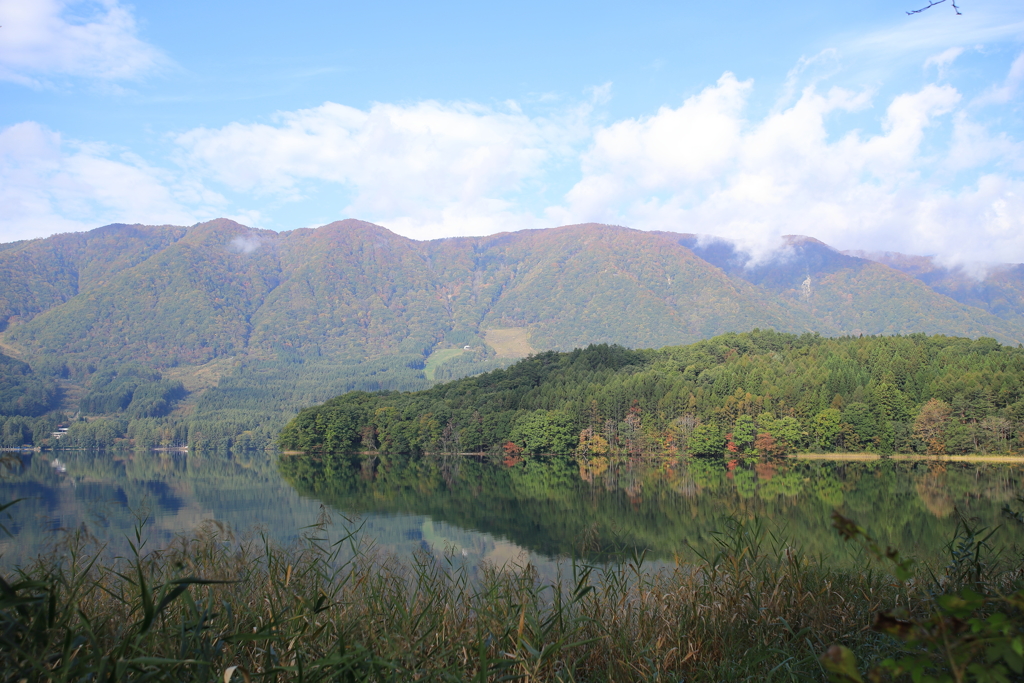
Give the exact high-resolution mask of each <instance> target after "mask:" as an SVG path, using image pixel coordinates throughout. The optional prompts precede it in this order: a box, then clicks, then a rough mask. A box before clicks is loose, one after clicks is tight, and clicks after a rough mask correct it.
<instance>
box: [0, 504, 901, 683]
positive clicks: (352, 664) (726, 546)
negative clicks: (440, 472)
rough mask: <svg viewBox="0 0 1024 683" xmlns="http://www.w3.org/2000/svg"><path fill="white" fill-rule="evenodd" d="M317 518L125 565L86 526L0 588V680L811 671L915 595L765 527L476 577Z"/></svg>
mask: <svg viewBox="0 0 1024 683" xmlns="http://www.w3.org/2000/svg"><path fill="white" fill-rule="evenodd" d="M334 528H335V526H334V525H332V524H331V523H330V520H329V519H328V518H327V517H326V514H325V515H323V516H322V518H321V520H320V521H319V522H318V523H317V524H315V525H314V526H312V527H310V528H308V529H306V530H305V535H304V537H303V541H302V542H301V543H299V544H297V545H295V546H292V547H287V548H282V547H278V546H275V545H274V544H273V543H271V542H270V541H268V540H267V539H266V538H264V537H261V536H259V535H255V536H253V537H249V538H241V539H239V538H235V537H234V536H233V535H232V534H231V533H230V532H229V531H228V530H226V529H224V528H223V527H221V526H218V525H217V524H213V523H211V524H206V525H204V526H202V527H200V528H199V529H197V530H196V531H195V532H193V533H191V534H189V535H187V536H181V537H179V538H177V539H176V540H175V541H174V542H173V543H172V544H170V545H169V546H167V547H165V548H160V549H150V548H148V547H146V544H145V542H144V540H143V539H144V533H143V529H142V527H141V525H140V528H139V529H138V531H137V533H136V538H135V540H134V541H133V544H132V547H133V553H132V554H131V555H130V556H129V557H125V558H115V559H109V560H107V559H102V555H101V554H100V553H98V552H97V550H96V549H95V547H93V546H92V545H91V542H90V540H89V539H88V538H86V537H84V536H83V535H81V534H75V535H71V536H69V537H68V538H66V539H65V540H64V541H63V543H62V545H61V546H60V547H59V548H55V549H54V550H53V551H52V552H49V553H48V554H46V555H44V556H42V557H40V558H38V559H37V560H36V561H35V562H34V563H33V564H32V565H31V566H27V567H24V568H22V569H20V570H18V571H17V572H16V573H15V574H14V575H12V576H8V577H6V579H5V580H4V581H3V583H2V584H0V588H2V590H3V599H2V602H0V639H2V641H0V667H2V671H3V680H4V681H53V682H55V683H56V682H63V681H150V680H154V681H213V680H218V681H226V682H228V683H230V681H236V682H237V681H240V680H244V681H250V680H272V681H286V680H287V681H293V680H294V681H321V680H331V681H481V682H482V681H502V680H519V681H527V682H533V681H680V680H686V681H695V680H709V681H725V680H729V681H742V680H755V679H756V680H758V681H808V680H824V678H825V674H824V672H823V670H822V668H821V664H820V663H819V656H820V655H821V653H822V652H824V651H825V650H826V649H827V648H828V646H829V645H830V644H833V643H842V644H843V645H845V646H846V647H848V648H850V649H851V650H852V651H853V652H854V653H856V655H857V656H858V658H859V660H860V661H862V662H872V661H877V660H879V659H880V658H882V657H884V656H887V655H889V654H891V653H892V651H893V650H894V648H896V647H897V645H896V644H895V641H893V640H892V639H891V638H888V637H887V636H883V635H881V634H879V633H876V632H874V631H871V630H870V629H868V628H867V625H868V624H870V623H871V620H872V616H873V615H874V614H875V613H876V612H878V611H879V610H881V609H883V608H884V609H890V608H892V607H893V606H904V607H912V605H913V604H914V600H915V597H916V595H915V592H917V591H919V590H920V588H917V587H915V586H914V585H913V584H908V583H905V582H900V581H898V580H896V579H895V578H893V576H891V575H890V574H888V573H886V572H884V571H878V570H873V569H871V566H870V565H869V564H867V563H866V561H865V564H864V566H863V567H862V568H861V569H858V570H848V569H839V568H835V567H832V566H830V565H829V563H828V562H825V561H823V560H822V559H821V558H811V557H807V556H805V555H804V554H802V553H801V551H800V549H799V547H798V546H796V545H795V544H793V543H792V542H790V541H789V540H788V539H786V538H783V537H780V536H779V535H778V534H777V533H776V532H774V531H772V530H771V529H769V528H768V527H767V526H766V524H765V523H764V522H762V521H759V520H754V521H750V522H744V521H738V520H728V521H727V522H725V523H724V524H723V531H722V532H721V533H720V534H718V535H717V537H716V543H715V548H714V550H713V551H712V552H710V553H707V554H704V555H701V556H700V557H699V558H698V560H697V561H696V562H694V563H686V564H683V563H679V564H677V566H675V567H673V568H669V569H663V570H659V571H654V570H651V569H649V567H648V565H647V562H646V558H645V556H644V555H643V553H628V554H623V555H622V556H621V557H620V558H619V559H618V560H617V561H616V562H613V563H611V564H607V565H600V566H595V565H590V564H586V563H583V562H571V561H566V562H565V563H564V564H563V565H561V570H560V575H559V577H558V578H557V579H556V580H553V581H548V582H545V581H541V580H540V579H539V578H538V575H537V572H536V571H535V570H534V568H533V567H532V566H531V565H530V564H528V563H527V564H511V565H505V566H501V567H497V566H485V567H484V568H483V569H482V570H481V571H479V572H477V573H475V574H472V573H471V572H470V571H469V570H467V569H465V568H463V567H461V566H460V565H459V563H458V562H456V561H455V558H453V557H451V556H447V555H444V556H440V557H439V556H435V555H431V554H427V553H422V554H419V555H417V556H415V557H414V558H413V559H412V560H411V561H399V560H398V559H396V558H395V557H391V556H386V555H383V554H381V553H379V552H377V551H376V550H375V549H374V548H373V547H372V545H367V544H365V543H364V542H363V541H361V540H360V539H361V536H360V534H358V533H357V532H356V530H354V529H351V528H350V530H349V531H346V532H344V533H342V534H341V535H340V538H336V539H333V538H331V536H330V533H331V531H332V529H334Z"/></svg>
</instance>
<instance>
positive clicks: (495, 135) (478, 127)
mask: <svg viewBox="0 0 1024 683" xmlns="http://www.w3.org/2000/svg"><path fill="white" fill-rule="evenodd" d="M588 112H589V105H586V106H583V107H582V108H578V109H574V110H572V111H570V112H568V113H566V114H565V115H564V116H562V117H559V118H556V119H549V118H543V117H530V116H527V115H526V114H524V113H522V111H521V110H520V109H519V107H518V106H508V107H507V111H496V110H494V109H492V108H489V107H485V106H482V105H477V104H471V103H456V104H441V103H438V102H432V101H427V102H420V103H416V104H412V105H408V106H402V105H394V104H375V105H373V106H372V107H371V108H370V109H369V110H367V111H364V110H361V109H355V108H353V107H348V106H345V105H341V104H335V103H332V102H328V103H326V104H324V105H322V106H319V107H316V108H313V109H305V110H300V111H295V112H285V113H281V114H278V115H277V116H276V117H275V120H274V121H273V123H271V124H241V123H234V124H230V125H228V126H225V127H223V128H218V129H208V128H199V129H195V130H192V131H189V132H187V133H184V134H182V135H180V136H179V137H178V138H177V143H178V145H179V146H180V148H181V150H182V162H183V163H184V164H185V165H186V166H188V167H190V168H192V169H195V171H196V172H197V173H201V174H203V175H204V176H206V177H212V178H215V179H217V180H218V181H220V182H223V183H225V184H226V185H227V186H228V187H230V188H232V189H233V190H236V191H245V192H254V193H257V194H263V195H268V194H269V195H275V196H281V197H284V198H286V199H292V200H297V199H301V198H302V196H303V183H304V182H305V181H311V180H312V181H327V182H330V183H336V184H338V185H340V186H342V187H343V188H345V189H346V190H347V197H346V198H345V200H343V201H342V202H340V203H339V205H338V207H337V210H338V211H339V213H344V214H345V215H356V216H362V217H366V218H369V219H372V220H377V221H379V222H383V223H385V224H387V225H390V226H393V227H394V228H395V229H396V230H398V231H400V232H403V233H404V234H407V235H410V236H432V235H434V234H437V233H438V232H442V233H443V234H449V235H451V234H481V233H486V232H493V231H495V230H500V229H508V228H514V227H524V226H523V225H522V223H523V221H529V220H530V215H529V214H528V213H526V212H524V211H523V210H522V209H517V208H516V207H517V206H518V204H517V203H516V202H515V201H514V199H515V198H516V197H517V196H519V195H521V194H522V193H523V192H524V191H525V190H526V189H527V188H528V187H529V186H530V185H531V183H534V182H537V181H538V180H539V179H540V177H541V176H542V175H543V174H544V172H545V170H546V169H547V168H548V167H549V166H550V165H552V164H553V163H556V162H557V161H558V160H559V159H563V158H565V157H567V156H569V155H572V154H573V144H574V143H575V142H577V141H579V140H582V139H585V138H586V136H587V134H588V129H587V126H586V123H585V119H586V116H587V113H588ZM339 194H343V193H341V192H339Z"/></svg>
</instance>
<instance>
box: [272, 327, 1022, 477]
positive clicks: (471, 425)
mask: <svg viewBox="0 0 1024 683" xmlns="http://www.w3.org/2000/svg"><path fill="white" fill-rule="evenodd" d="M1022 380H1024V349H1021V348H1012V347H1008V346H1003V345H1000V344H999V343H998V342H997V341H996V340H994V339H990V338H980V339H977V340H971V339H965V338H958V337H948V336H942V335H935V336H926V335H924V334H911V335H907V336H894V337H842V338H825V337H821V336H819V335H817V334H803V335H793V334H784V333H779V332H774V331H771V330H753V331H751V332H748V333H742V334H724V335H721V336H717V337H714V338H712V339H708V340H706V341H701V342H698V343H695V344H691V345H688V346H676V347H665V348H662V349H658V350H645V351H635V350H630V349H626V348H623V347H621V346H613V345H604V344H600V345H591V346H589V347H587V348H585V349H577V350H575V351H571V352H568V353H557V352H545V353H539V354H536V355H533V356H530V357H529V358H527V359H525V360H522V361H520V362H519V363H517V364H515V365H513V366H511V367H509V368H506V369H500V370H495V371H492V372H489V373H485V374H482V375H478V376H476V377H469V378H464V379H459V380H455V381H452V382H448V383H445V384H440V385H437V386H435V387H433V388H431V389H427V390H425V391H416V392H378V393H367V392H350V393H346V394H343V395H341V396H338V397H336V398H334V399H331V400H329V401H327V402H326V403H324V404H322V405H319V406H315V407H312V408H308V409H306V410H303V411H302V412H300V413H299V414H298V415H297V416H296V417H295V418H294V419H293V420H292V421H291V422H289V423H288V425H287V426H286V427H285V429H284V430H283V431H282V433H281V436H280V439H279V445H280V446H281V448H282V449H284V450H286V451H290V450H294V451H304V452H307V453H336V452H348V453H362V454H372V455H377V456H382V457H386V456H392V455H405V456H418V455H422V454H426V453H453V454H454V453H491V454H498V455H502V456H504V457H505V458H507V459H512V460H518V459H521V458H528V457H530V456H533V455H538V454H543V453H551V454H576V455H578V456H582V457H584V458H605V457H607V456H613V455H623V456H641V455H680V454H689V455H698V456H714V455H725V454H730V453H731V454H736V455H744V454H746V455H761V456H779V455H786V454H788V453H792V452H796V451H801V450H813V451H818V452H839V451H843V452H857V451H870V452H876V453H881V454H891V453H928V454H957V453H1008V452H1013V451H1015V450H1016V449H1018V448H1020V446H1021V443H1020V438H1021V427H1022V422H1024V396H1022V392H1024V381H1022Z"/></svg>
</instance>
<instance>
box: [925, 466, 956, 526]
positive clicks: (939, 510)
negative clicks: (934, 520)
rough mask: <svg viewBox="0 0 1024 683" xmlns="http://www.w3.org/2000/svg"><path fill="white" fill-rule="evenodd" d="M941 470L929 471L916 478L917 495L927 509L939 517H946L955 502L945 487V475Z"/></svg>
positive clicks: (950, 512) (951, 511) (951, 510)
mask: <svg viewBox="0 0 1024 683" xmlns="http://www.w3.org/2000/svg"><path fill="white" fill-rule="evenodd" d="M943 475H944V473H942V472H929V473H928V474H925V475H924V476H922V477H919V478H918V479H917V485H916V488H917V495H919V496H921V502H923V503H924V506H925V507H926V508H928V511H929V512H931V513H932V514H933V515H935V516H936V517H938V518H939V519H943V518H945V517H948V516H949V515H950V514H952V513H953V508H954V507H956V503H954V502H953V497H952V496H951V495H949V491H948V490H947V489H946V482H945V477H944V476H943Z"/></svg>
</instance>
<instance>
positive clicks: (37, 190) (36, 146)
mask: <svg viewBox="0 0 1024 683" xmlns="http://www.w3.org/2000/svg"><path fill="white" fill-rule="evenodd" d="M218 203H220V204H221V205H222V204H223V200H221V199H219V198H218V197H217V196H216V195H214V194H212V193H210V192H208V191H207V190H205V189H203V188H202V187H200V186H197V185H196V184H195V183H192V182H188V181H184V180H182V179H180V178H175V177H173V176H170V175H168V174H167V173H166V172H164V171H160V170H158V169H154V168H152V167H150V166H148V165H147V164H146V163H145V162H143V161H142V160H141V159H139V158H137V157H135V156H133V155H131V154H128V153H123V152H122V153H120V154H118V153H116V151H115V150H111V149H108V148H106V147H105V146H103V145H89V144H82V143H77V142H74V141H67V140H64V139H62V137H61V135H60V134H59V133H56V132H54V131H51V130H49V129H47V128H46V127H44V126H42V125H40V124H38V123H35V122H31V121H29V122H24V123H19V124H16V125H14V126H10V127H9V128H6V129H3V130H0V206H3V207H4V210H3V212H0V238H2V240H3V241H5V242H6V241H13V240H18V239H28V238H32V237H40V236H45V235H50V234H53V233H56V232H70V231H76V230H89V229H92V228H95V227H97V226H98V225H103V224H105V223H115V222H127V223H137V222H145V223H177V224H188V223H194V222H195V221H196V213H199V214H200V215H206V216H209V215H210V212H211V211H215V210H216V208H214V207H216V206H217V205H218ZM186 207H189V208H186Z"/></svg>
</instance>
